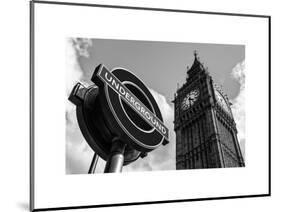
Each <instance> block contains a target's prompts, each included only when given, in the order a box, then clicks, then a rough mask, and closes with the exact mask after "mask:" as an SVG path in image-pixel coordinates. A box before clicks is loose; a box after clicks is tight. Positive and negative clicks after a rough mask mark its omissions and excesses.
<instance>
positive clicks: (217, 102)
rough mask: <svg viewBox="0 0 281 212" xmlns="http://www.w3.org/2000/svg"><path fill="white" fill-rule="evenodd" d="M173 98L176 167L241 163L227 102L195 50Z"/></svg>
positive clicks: (216, 166) (218, 165)
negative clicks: (180, 85)
mask: <svg viewBox="0 0 281 212" xmlns="http://www.w3.org/2000/svg"><path fill="white" fill-rule="evenodd" d="M173 102H174V104H175V113H174V115H175V121H174V130H175V133H176V169H177V170H178V169H199V168H225V167H244V166H245V164H244V159H243V157H242V154H241V149H240V146H239V142H238V138H237V128H236V124H235V121H234V117H233V114H232V111H231V107H230V106H231V103H230V101H229V100H228V98H227V96H226V94H224V92H223V90H222V89H221V88H220V87H219V86H217V85H216V84H215V83H214V82H213V79H212V77H211V76H210V74H209V73H208V71H207V70H206V68H205V67H204V66H203V65H202V63H201V62H200V61H199V59H198V56H197V53H196V52H195V53H194V62H193V64H192V66H191V68H189V69H188V70H187V78H186V82H185V83H184V85H183V86H182V87H180V88H178V89H177V91H176V93H175V99H174V101H173Z"/></svg>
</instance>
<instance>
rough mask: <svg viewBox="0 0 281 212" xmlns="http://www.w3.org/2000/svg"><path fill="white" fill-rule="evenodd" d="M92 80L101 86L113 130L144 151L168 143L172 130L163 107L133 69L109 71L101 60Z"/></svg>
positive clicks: (107, 118)
mask: <svg viewBox="0 0 281 212" xmlns="http://www.w3.org/2000/svg"><path fill="white" fill-rule="evenodd" d="M92 81H93V82H94V83H95V84H96V85H97V86H98V87H99V99H100V101H101V109H102V112H103V114H104V116H105V120H106V123H107V125H108V126H109V128H110V129H111V131H112V133H113V134H115V135H116V136H118V137H120V138H121V140H122V141H123V142H125V143H127V144H128V145H130V146H133V147H134V148H135V149H136V150H138V151H141V152H149V151H151V150H153V149H155V148H157V147H158V146H159V145H161V144H163V145H165V144H167V143H168V135H169V132H168V128H167V127H166V126H165V125H164V123H163V118H162V115H161V112H160V110H159V107H158V105H157V103H156V101H155V99H154V98H153V96H152V94H151V93H150V91H149V89H148V88H147V87H146V86H145V85H144V83H143V82H142V81H141V80H140V79H139V78H137V77H136V76H135V75H134V74H133V73H131V72H129V71H128V70H126V69H123V68H115V69H113V70H112V71H109V70H108V69H107V68H106V67H105V66H104V65H102V64H101V65H99V66H98V67H97V68H96V69H95V71H94V74H93V77H92Z"/></svg>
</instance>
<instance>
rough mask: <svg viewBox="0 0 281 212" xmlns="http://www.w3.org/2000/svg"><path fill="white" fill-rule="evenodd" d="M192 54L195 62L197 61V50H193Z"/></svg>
mask: <svg viewBox="0 0 281 212" xmlns="http://www.w3.org/2000/svg"><path fill="white" fill-rule="evenodd" d="M193 54H194V58H195V60H198V52H197V50H194V51H193Z"/></svg>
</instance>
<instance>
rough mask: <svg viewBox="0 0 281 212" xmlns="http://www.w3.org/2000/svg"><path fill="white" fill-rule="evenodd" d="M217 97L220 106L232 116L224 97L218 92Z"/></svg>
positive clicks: (216, 91) (216, 92)
mask: <svg viewBox="0 0 281 212" xmlns="http://www.w3.org/2000/svg"><path fill="white" fill-rule="evenodd" d="M215 95H216V99H217V102H218V104H219V105H220V106H221V107H222V108H223V109H224V110H225V111H226V112H227V113H229V114H230V109H229V107H228V104H227V103H226V101H225V98H224V96H223V95H222V94H221V93H220V92H219V91H218V90H215Z"/></svg>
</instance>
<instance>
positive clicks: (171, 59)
mask: <svg viewBox="0 0 281 212" xmlns="http://www.w3.org/2000/svg"><path fill="white" fill-rule="evenodd" d="M194 50H196V51H197V52H198V56H199V58H200V61H201V62H202V63H203V65H204V66H205V67H206V68H208V71H209V72H210V74H211V76H212V77H213V80H214V81H215V82H216V83H217V84H219V85H221V86H222V89H223V91H224V93H225V94H227V96H228V98H229V99H230V100H231V102H232V103H233V105H232V112H233V114H234V119H235V121H236V125H237V129H238V139H239V142H240V146H241V150H242V153H243V155H244V152H245V111H244V109H245V96H244V93H245V46H243V45H226V44H203V43H175V42H157V41H130V40H108V39H86V38H83V39H82V38H69V39H67V41H66V173H67V174H83V173H87V171H88V168H89V165H90V163H91V159H92V157H93V151H92V150H91V149H90V147H89V146H88V144H87V142H86V141H85V139H84V138H83V136H82V134H81V132H80V129H79V127H78V124H77V120H76V115H75V106H74V105H73V104H71V103H70V102H68V100H67V97H68V95H69V93H70V91H71V89H72V87H73V86H74V85H75V83H76V82H78V81H79V82H82V83H83V84H84V85H90V84H92V82H91V81H90V78H91V76H92V73H93V71H94V69H95V67H96V66H97V65H99V64H100V63H103V64H104V65H105V66H106V67H107V68H109V69H110V70H111V69H113V68H115V67H123V68H126V69H128V70H130V71H131V72H133V73H135V74H136V75H137V76H138V77H139V78H140V79H141V80H142V81H143V82H144V83H145V84H146V85H147V86H148V87H149V89H150V91H151V93H152V95H153V96H154V98H155V100H156V102H157V103H158V106H159V108H160V111H161V113H162V116H163V119H164V123H165V125H166V126H167V127H168V128H169V132H170V135H169V140H170V143H169V144H168V145H166V146H160V147H159V148H158V149H156V150H154V151H152V152H151V153H149V154H148V156H147V157H145V158H144V159H138V160H137V161H136V162H134V163H132V164H129V165H127V166H124V168H123V172H127V171H151V170H175V134H174V130H173V121H174V106H173V103H172V102H171V101H172V100H173V97H174V93H175V92H176V89H177V87H178V86H181V85H182V84H183V83H184V82H185V78H186V70H187V66H189V67H191V66H192V63H193V60H194ZM104 165H105V162H104V161H103V160H102V159H99V162H98V165H97V173H102V172H103V169H104Z"/></svg>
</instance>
